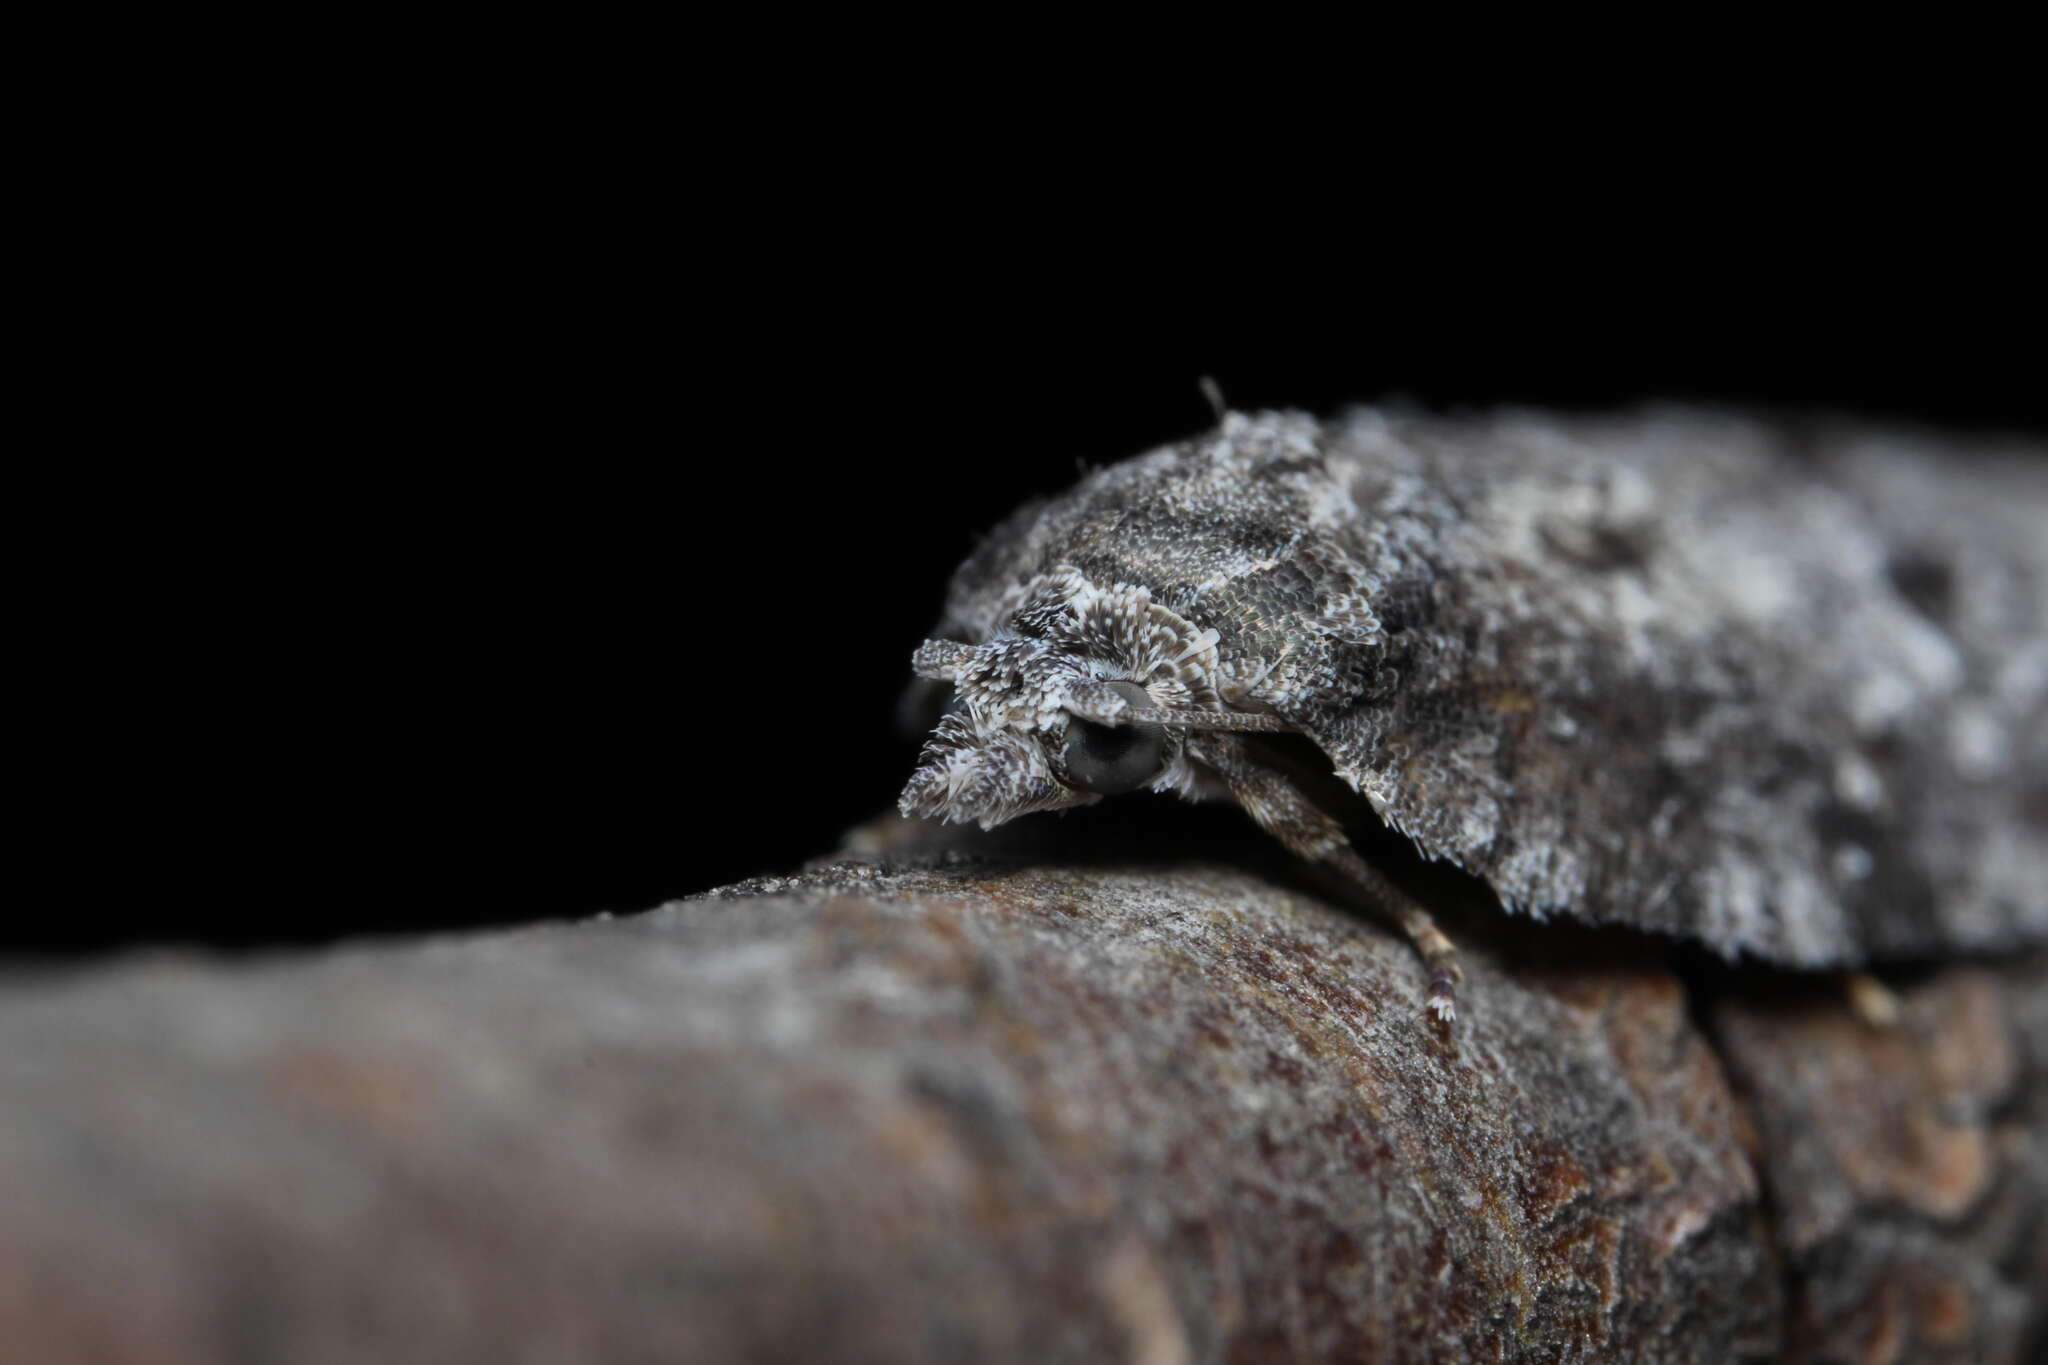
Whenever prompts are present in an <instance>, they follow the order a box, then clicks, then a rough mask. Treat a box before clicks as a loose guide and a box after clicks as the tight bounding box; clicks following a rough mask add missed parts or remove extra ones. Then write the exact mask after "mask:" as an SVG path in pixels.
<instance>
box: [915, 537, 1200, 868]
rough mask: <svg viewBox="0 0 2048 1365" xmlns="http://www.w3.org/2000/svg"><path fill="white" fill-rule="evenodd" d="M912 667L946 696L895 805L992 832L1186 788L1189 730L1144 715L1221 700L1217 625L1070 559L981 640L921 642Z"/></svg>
mask: <svg viewBox="0 0 2048 1365" xmlns="http://www.w3.org/2000/svg"><path fill="white" fill-rule="evenodd" d="M911 662H912V666H913V667H914V668H915V669H916V670H917V672H918V674H919V675H920V676H921V677H925V678H930V679H936V680H939V681H941V682H944V683H947V684H950V686H951V689H952V694H951V698H950V700H949V701H948V703H947V706H946V713H945V714H944V715H942V716H941V717H940V718H939V721H938V724H937V726H936V727H935V728H934V729H933V731H932V733H931V736H930V738H928V739H927V740H926V741H925V746H924V751H923V752H922V753H921V754H920V755H919V756H918V764H917V771H916V772H914V773H913V774H912V775H911V778H910V782H909V784H908V785H907V786H905V787H904V789H903V796H902V799H901V801H900V802H899V803H898V804H899V806H900V808H901V810H902V811H903V813H904V814H905V815H907V816H913V815H915V816H925V817H927V818H932V819H940V820H947V821H966V820H972V821H975V822H977V823H979V824H980V825H981V826H982V827H983V828H984V829H987V828H991V827H993V826H995V825H999V824H1002V823H1003V822H1005V821H1007V820H1011V819H1014V818H1016V817H1017V816H1019V815H1024V814H1027V813H1029V812H1031V811H1039V810H1058V809H1062V808H1064V807H1068V806H1082V805H1088V804H1090V803H1092V802H1095V801H1099V800H1101V799H1102V798H1103V797H1105V796H1117V795H1121V794H1122V793H1124V792H1128V791H1137V790H1140V789H1146V788H1149V789H1151V790H1155V791H1186V790H1188V789H1189V788H1191V787H1192V785H1193V783H1194V780H1195V777H1194V772H1193V770H1192V768H1191V767H1190V766H1189V763H1188V760H1187V757H1186V754H1185V752H1184V750H1185V739H1186V733H1187V732H1186V729H1185V728H1183V727H1181V726H1178V725H1174V724H1170V723H1162V722H1161V721H1160V720H1157V719H1151V718H1150V717H1151V716H1152V715H1155V714H1158V715H1170V714H1171V713H1173V712H1187V711H1191V710H1204V709H1215V708H1218V707H1220V705H1221V702H1220V700H1219V699H1218V696H1217V692H1216V681H1217V660H1216V632H1214V631H1213V630H1201V629H1199V628H1197V627H1196V626H1195V625H1193V624H1192V623H1191V622H1189V621H1187V620H1186V619H1184V618H1183V617H1181V616H1179V615H1178V614H1176V613H1174V612H1172V611H1170V610H1168V609H1167V608H1165V607H1163V606H1161V605H1159V604H1158V603H1156V602H1154V601H1152V599H1151V594H1150V593H1148V592H1147V591H1146V590H1145V589H1143V588H1136V587H1131V586H1128V585H1123V584H1118V585H1114V586H1110V587H1106V588H1105V587H1098V586H1096V585H1095V584H1094V583H1091V582H1090V581H1089V580H1088V579H1087V578H1086V577H1085V576H1084V575H1083V574H1081V572H1080V571H1079V570H1077V569H1072V568H1061V569H1058V570H1055V571H1054V572H1052V573H1050V574H1044V575H1041V576H1039V577H1037V578H1034V579H1032V580H1030V581H1029V582H1027V583H1024V584H1021V585H1019V586H1018V587H1017V588H1015V589H1014V590H1012V592H1011V593H1009V594H1008V595H1007V596H1006V597H1005V599H1004V601H1003V603H1002V604H1001V608H1000V610H999V611H998V612H997V613H996V624H995V628H994V630H993V631H991V632H990V634H989V638H988V639H987V640H985V641H984V642H982V643H979V644H968V643H965V642H962V641H956V640H927V641H925V643H924V644H923V645H921V646H920V647H919V648H918V650H917V652H916V654H915V655H914V656H912V661H911Z"/></svg>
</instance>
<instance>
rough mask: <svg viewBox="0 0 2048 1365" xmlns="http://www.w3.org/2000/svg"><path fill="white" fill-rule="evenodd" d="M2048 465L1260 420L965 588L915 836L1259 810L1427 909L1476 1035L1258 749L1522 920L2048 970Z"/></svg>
mask: <svg viewBox="0 0 2048 1365" xmlns="http://www.w3.org/2000/svg"><path fill="white" fill-rule="evenodd" d="M2044 453H2048V452H2044V451H2043V450H2042V449H2041V448H2040V447H2039V446H2038V445H2029V444H2027V443H2025V442H2019V441H2007V442H2002V443H2001V442H1997V441H1990V440H1984V441H1978V442H1975V443H1961V442H1956V441H1947V440H1942V439H1938V438H1934V437H1926V436H1905V435H1901V434H1899V433H1898V432H1897V431H1885V430H1879V429H1876V428H1870V427H1862V426H1858V425H1856V424H1853V423H1848V422H1826V421H1818V420H1816V421H1803V422H1797V423H1773V422H1768V421H1763V420H1758V419H1752V418H1747V417H1744V416H1740V415H1732V414H1727V413H1717V412H1709V411H1696V410H1665V411H1655V412H1649V413H1641V414H1636V415H1633V416H1627V417H1610V418H1576V419H1561V418H1550V417H1545V416H1542V415H1539V414H1529V413H1503V414H1497V415H1492V416H1475V417H1457V418H1450V417H1432V416H1426V415H1419V414H1403V413H1395V412H1389V411H1381V410H1361V411H1357V412H1354V413H1352V414H1350V415H1349V416H1348V417H1346V418H1344V419H1343V420H1340V421H1337V422H1333V423H1328V424H1325V423H1321V422H1318V421H1317V420H1315V419H1313V418H1310V417H1307V416H1302V415H1299V414H1281V413H1267V414H1257V415H1243V414H1230V415H1228V416H1226V417H1225V418H1224V419H1223V421H1222V423H1221V424H1220V427H1219V429H1218V430H1216V431H1215V432H1213V433H1211V434H1209V435H1207V436H1204V437H1202V438H1200V439H1197V440H1193V441H1189V442H1185V443H1183V444H1180V445H1176V446H1172V447H1169V448H1167V449H1163V450H1160V451H1157V452H1155V453H1153V454H1150V455H1146V456H1143V457H1141V458H1138V459H1134V460H1131V461H1128V462H1126V463H1123V464H1120V465H1116V466H1113V467H1111V468H1107V469H1103V470H1100V471H1097V472H1095V473H1093V474H1091V475H1089V476H1088V477H1086V478H1084V479H1083V480H1082V481H1081V482H1080V483H1079V484H1078V485H1076V486H1075V487H1074V488H1072V489H1071V490H1069V491H1068V492H1066V493H1064V494H1062V495H1060V496H1058V497H1055V498H1052V499H1050V500H1047V501H1045V502H1042V503H1039V504H1036V505H1033V506H1030V507H1026V508H1025V509H1023V510H1022V511H1020V512H1018V513H1017V514H1016V515H1015V516H1013V517H1012V518H1011V519H1010V520H1009V521H1008V522H1007V523H1006V524H1004V525H1003V526H1002V527H1001V528H999V529H998V530H997V531H996V532H995V533H994V534H993V535H991V536H990V537H989V538H988V540H987V541H986V542H985V543H984V544H983V545H982V546H981V547H980V548H979V549H978V550H977V551H976V552H975V553H974V554H973V556H972V557H971V558H969V559H968V561H967V562H966V563H965V564H963V565H962V566H961V567H960V569H959V571H958V573H957V574H956V575H955V577H954V580H953V583H952V586H951V590H950V592H949V594H948V598H947V604H946V609H945V614H944V617H943V619H942V620H941V621H940V623H939V626H938V629H937V631H936V633H935V636H934V638H933V639H931V640H928V641H926V643H925V644H924V645H923V646H922V647H921V648H919V649H918V650H917V652H916V655H915V658H914V666H915V668H916V671H917V672H918V673H919V674H920V675H921V676H923V677H925V678H931V679H940V680H943V681H945V682H947V683H950V684H951V685H952V687H953V689H954V693H955V699H954V702H953V704H952V707H951V709H950V713H949V714H947V715H946V716H944V717H943V718H942V719H941V720H940V721H939V723H938V726H937V729H936V730H935V731H934V732H933V734H932V735H931V737H930V740H929V741H928V743H927V744H926V746H925V749H924V752H923V754H922V756H921V757H920V760H919V764H918V767H917V770H916V773H915V775H914V776H913V777H912V778H911V780H910V783H909V785H908V786H907V787H906V788H905V789H904V792H903V797H902V803H901V804H902V809H903V811H904V813H905V814H906V815H922V816H931V817H939V818H943V819H947V820H974V821H979V822H980V823H981V824H982V825H983V826H993V825H996V824H1000V823H1002V822H1003V821H1006V820H1009V819H1012V818H1014V817H1016V816H1018V815H1022V814H1025V813H1026V812H1029V811H1039V810H1051V809H1057V808H1060V807H1067V806H1076V805H1082V804H1086V803H1089V802H1093V801H1096V800H1099V799H1100V798H1101V797H1102V796H1104V795H1113V794H1116V793H1119V792H1123V791H1129V790H1134V789H1137V788H1140V787H1145V788H1150V789H1151V790H1154V791H1161V792H1173V793H1177V794H1180V795H1183V796H1189V797H1205V796H1217V797H1224V798H1227V799H1233V800H1235V801H1236V802H1238V804H1240V805H1241V806H1243V807H1244V809H1245V810H1246V811H1247V812H1248V813H1249V814H1250V815H1251V816H1252V818H1253V819H1255V820H1257V821H1258V822H1259V823H1260V824H1261V825H1262V826H1264V827H1265V828H1266V829H1268V830H1269V831H1271V832H1272V833H1273V834H1274V835H1276V836H1277V837H1278V838H1279V839H1280V840H1281V841H1282V842H1283V843H1285V844H1286V845H1287V847H1288V848H1290V849H1291V850H1293V851H1294V852H1295V853H1296V854H1298V855H1300V856H1302V857H1304V858H1308V859H1312V860H1318V861H1323V862H1328V863H1332V864H1334V865H1336V866H1338V867H1339V868H1340V869H1342V870H1344V871H1346V872H1348V873H1349V874H1350V875H1351V876H1352V877H1353V878H1354V879H1355V880H1357V881H1359V882H1360V883H1361V884H1363V885H1364V886H1366V887H1367V889H1368V890H1370V891H1371V892H1372V893H1373V895H1374V897H1375V898H1376V899H1379V900H1381V901H1383V902H1385V903H1386V904H1388V905H1389V906H1390V907H1391V908H1392V909H1393V910H1394V911H1395V913H1396V914H1397V915H1398V916H1399V917H1400V918H1401V920H1402V922H1403V924H1404V925H1405V926H1406V927H1407V929H1408V931H1409V933H1410V934H1411V936H1412V937H1414V938H1415V940H1416V941H1417V943H1418V945H1419V946H1420V947H1421V948H1422V950H1423V952H1424V954H1425V956H1426V957H1427V958H1428V960H1429V962H1430V964H1431V966H1432V968H1433V969H1434V974H1433V979H1432V986H1431V993H1430V1003H1431V1006H1432V1008H1434V1009H1436V1010H1437V1011H1438V1013H1439V1014H1440V1015H1442V1016H1444V1017H1446V1018H1447V1017H1449V1015H1450V1013H1451V1009H1452V983H1453V982H1454V981H1455V980H1456V977H1457V970H1456V964H1455V961H1454V959H1453V957H1452V954H1451V951H1450V946H1449V944H1448V943H1447V942H1445V941H1444V940H1443V936H1442V935H1441V934H1438V933H1437V932H1436V931H1435V929H1434V927H1433V926H1432V925H1431V924H1430V923H1429V918H1428V916H1427V914H1426V913H1424V912H1423V911H1422V910H1421V908H1420V907H1419V906H1417V905H1415V904H1414V903H1413V902H1412V901H1410V900H1408V899H1407V898H1405V897H1403V896H1402V894H1401V893H1400V892H1399V891H1397V890H1396V889H1394V888H1393V887H1392V886H1391V885H1390V884H1388V883H1387V882H1386V881H1385V879H1384V878H1382V877H1380V876H1379V875H1378V874H1377V873H1376V872H1375V870H1374V869H1372V868H1370V867H1369V866H1368V865H1367V864H1365V863H1364V862H1363V860H1361V859H1360V858H1358V856H1357V855H1356V854H1355V853H1354V852H1352V850H1351V849H1350V847H1349V845H1348V843H1347V842H1346V841H1345V839H1344V836H1343V834H1342V832H1341V830H1340V828H1339V826H1338V824H1337V822H1336V821H1335V820H1334V819H1332V818H1331V817H1330V815H1328V814H1327V813H1325V812H1323V811H1321V810H1319V809H1318V808H1317V807H1316V806H1314V805H1313V804H1312V803H1311V802H1310V801H1309V800H1308V799H1307V798H1306V797H1305V796H1304V795H1303V794H1302V793H1301V792H1300V791H1299V790H1298V789H1297V788H1296V786H1295V785H1294V784H1292V783H1291V782H1290V781H1289V780H1288V779H1287V778H1286V777H1285V776H1284V775H1283V774H1282V772H1281V771H1280V769H1279V768H1278V767H1277V766H1275V765H1274V764H1272V763H1270V762H1268V761H1267V758H1266V756H1264V755H1263V754H1262V752H1261V749H1260V745H1261V743H1262V741H1260V740H1259V739H1258V738H1257V733H1258V732H1259V731H1291V732H1299V733H1300V734H1303V735H1306V736H1307V737H1308V738H1309V739H1310V740H1312V741H1313V742H1314V743H1315V745H1316V746H1317V747H1318V748H1320V749H1321V751H1322V752H1323V753H1324V754H1325V755H1327V757H1328V760H1329V762H1330V764H1331V766H1332V767H1333V768H1334V769H1335V772H1336V775H1337V776H1338V777H1339V778H1341V779H1343V781H1344V782H1345V783H1346V784H1348V785H1349V786H1350V787H1351V788H1352V789H1353V790H1355V791H1356V792H1357V793H1358V794H1359V795H1360V796H1362V797H1364V798H1365V800H1366V801H1368V802H1370V803H1371V806H1372V809H1373V810H1374V811H1376V812H1377V813H1378V814H1379V816H1380V818H1381V819H1382V820H1384V821H1385V822H1386V823H1387V824H1388V825H1391V826H1392V827H1393V828H1395V829H1397V830H1400V831H1402V832H1404V833H1405V834H1406V835H1408V836H1409V837H1410V838H1411V839H1412V840H1413V841H1414V842H1415V844H1416V845H1417V846H1418V847H1419V848H1420V849H1421V850H1422V852H1423V853H1425V854H1427V855H1429V856H1431V857H1436V858H1445V859H1449V860H1451V861H1453V862H1455V863H1457V864H1458V865H1459V866H1461V867H1463V868H1465V869H1467V870H1469V871H1471V872H1473V873H1476V874H1478V875H1479V876H1481V877H1483V878H1484V879H1485V880H1486V881H1487V882H1488V883H1489V884H1490V885H1491V886H1492V887H1493V888H1494V890H1495V891H1496V892H1497V893H1498V895H1499V897H1500V899H1501V901H1502V903H1503V904H1505V905H1506V906H1507V907H1508V908H1509V909H1510V910H1515V911H1519V912H1524V913H1527V914H1531V915H1535V916H1538V917H1543V916H1547V915H1551V914H1554V913H1559V912H1568V913H1570V914H1573V915H1577V916H1581V917H1583V918H1585V919H1588V920H1592V921H1596V922H1607V923H1618V924H1625V925H1630V926H1633V927H1635V928H1638V929H1646V930H1654V931H1659V932H1663V933H1667V934H1672V935H1678V936H1683V937H1685V938H1688V939H1692V940H1697V941H1699V942H1703V943H1706V944H1708V945H1711V946H1712V947H1713V948H1715V949H1717V950H1719V951H1720V952H1722V953H1724V954H1728V955H1730V956H1735V955H1739V954H1749V955H1753V956H1755V957H1757V958H1761V959H1764V960H1767V961H1770V962H1774V963H1779V964H1784V965H1792V966H1802V967H1836V966H1840V967H1852V966H1857V965H1860V964H1864V963H1869V962H1873V961H1878V960H1884V959H1896V958H1906V957H1915V956H1931V955H1941V954H1953V953H1956V952H1961V951H1993V950H2000V949H2009V948H2013V947H2016V946H2019V945H2024V944H2030V943H2040V942H2042V941H2044V940H2048V460H2044V458H2043V456H2044ZM1246 732H1251V733H1246Z"/></svg>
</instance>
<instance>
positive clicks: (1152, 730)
mask: <svg viewBox="0 0 2048 1365" xmlns="http://www.w3.org/2000/svg"><path fill="white" fill-rule="evenodd" d="M1110 686H1111V688H1112V689H1113V690H1114V691H1115V692H1117V694H1118V695H1120V696H1122V697H1123V698H1124V700H1125V701H1128V702H1129V703H1131V705H1133V706H1151V705H1153V701H1152V698H1151V697H1150V696H1149V695H1147V693H1146V692H1145V689H1144V688H1142V687H1139V686H1138V685H1137V684H1136V683H1112V684H1111V685H1110ZM1064 757H1065V760H1066V768H1067V781H1068V783H1069V784H1070V785H1072V786H1076V787H1079V788H1081V789H1082V790H1083V791H1091V792H1094V793H1095V794H1096V795H1098V796H1120V795H1122V794H1123V793H1124V792H1128V791H1136V790H1137V789H1138V788H1139V787H1142V786H1144V785H1145V784H1146V783H1147V782H1150V781H1151V780H1152V779H1153V778H1155V777H1157V776H1159V770H1160V769H1161V768H1163V767H1165V766H1166V729H1165V727H1164V726H1159V725H1097V724H1096V723H1095V722H1094V721H1091V720H1082V719H1081V718H1080V717H1079V716H1076V717H1074V718H1073V720H1071V721H1069V722H1068V724H1067V746H1066V750H1065V754H1064Z"/></svg>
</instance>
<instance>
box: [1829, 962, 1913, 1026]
mask: <svg viewBox="0 0 2048 1365" xmlns="http://www.w3.org/2000/svg"><path fill="white" fill-rule="evenodd" d="M1842 993H1843V994H1844V995H1845V996H1847V997H1848V1000H1849V1008H1850V1009H1851V1010H1852V1011H1854V1012H1855V1015H1856V1017H1857V1018H1858V1019H1860V1020H1862V1021H1863V1023H1864V1024H1865V1025H1866V1026H1868V1027H1870V1028H1874V1029H1888V1028H1894V1027H1896V1026H1897V1025H1898V1022H1899V1010H1900V1005H1899V997H1898V996H1896V995H1894V994H1893V993H1892V989H1891V987H1889V986H1887V985H1885V984H1884V982H1882V981H1879V980H1878V979H1877V978H1876V977H1875V976H1873V975H1871V974H1870V973H1869V972H1850V973H1849V974H1848V975H1847V976H1845V977H1843V978H1842Z"/></svg>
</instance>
